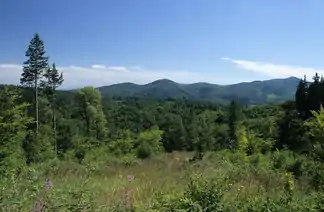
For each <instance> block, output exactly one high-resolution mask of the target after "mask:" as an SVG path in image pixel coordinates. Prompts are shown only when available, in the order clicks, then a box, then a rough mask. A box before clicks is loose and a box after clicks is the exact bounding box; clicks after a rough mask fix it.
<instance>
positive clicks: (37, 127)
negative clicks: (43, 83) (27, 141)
mask: <svg viewBox="0 0 324 212" xmlns="http://www.w3.org/2000/svg"><path fill="white" fill-rule="evenodd" d="M37 78H38V75H37V73H36V74H35V104H36V136H38V129H39V121H38V79H37Z"/></svg>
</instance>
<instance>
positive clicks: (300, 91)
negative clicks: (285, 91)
mask: <svg viewBox="0 0 324 212" xmlns="http://www.w3.org/2000/svg"><path fill="white" fill-rule="evenodd" d="M307 95H308V85H307V80H306V76H304V79H301V80H300V81H299V84H298V86H297V91H296V93H295V102H296V107H297V110H298V112H299V115H300V117H301V118H303V119H306V118H307V117H308V116H307V114H308V105H307V101H308V98H307Z"/></svg>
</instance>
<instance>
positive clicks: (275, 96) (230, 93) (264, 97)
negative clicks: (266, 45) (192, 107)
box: [98, 77, 299, 104]
mask: <svg viewBox="0 0 324 212" xmlns="http://www.w3.org/2000/svg"><path fill="white" fill-rule="evenodd" d="M298 82H299V79H298V78H296V77H289V78H286V79H272V80H265V81H253V82H242V83H237V84H232V85H217V84H209V83H193V84H179V83H176V82H173V81H171V80H167V79H161V80H157V81H154V82H151V83H149V84H145V85H137V84H134V83H121V84H115V85H110V86H103V87H99V88H98V89H99V90H100V92H101V93H102V94H103V95H104V96H136V97H147V98H155V99H167V98H185V99H191V100H207V101H217V102H223V103H227V102H228V101H230V100H232V99H235V100H237V101H240V102H241V103H244V104H263V103H268V102H282V101H285V100H290V99H292V98H293V97H294V94H295V91H296V86H297V84H298Z"/></svg>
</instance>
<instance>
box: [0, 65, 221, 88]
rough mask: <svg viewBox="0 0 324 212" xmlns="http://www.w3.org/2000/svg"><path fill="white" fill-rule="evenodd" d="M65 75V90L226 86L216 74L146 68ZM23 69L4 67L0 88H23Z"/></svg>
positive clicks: (72, 70) (72, 69)
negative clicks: (156, 84) (162, 82)
mask: <svg viewBox="0 0 324 212" xmlns="http://www.w3.org/2000/svg"><path fill="white" fill-rule="evenodd" d="M57 68H58V69H59V70H60V71H61V72H63V75H64V83H63V85H62V87H61V88H62V89H72V88H79V87H83V86H95V87H98V86H104V85H111V84H116V83H122V82H133V83H138V84H146V83H150V82H152V81H154V80H158V79H164V78H166V79H170V80H173V81H175V82H179V83H194V82H210V83H222V82H224V81H223V79H221V78H219V77H217V75H214V74H208V73H206V74H203V73H197V72H189V71H173V70H167V71H164V70H155V71H151V70H146V69H144V68H142V67H139V66H135V67H129V68H128V67H123V66H113V67H107V66H103V65H99V66H98V65H93V66H91V67H89V68H88V67H80V66H63V67H57ZM21 73H22V66H21V65H16V64H2V65H1V64H0V84H19V81H20V77H21Z"/></svg>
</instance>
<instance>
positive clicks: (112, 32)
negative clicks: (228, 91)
mask: <svg viewBox="0 0 324 212" xmlns="http://www.w3.org/2000/svg"><path fill="white" fill-rule="evenodd" d="M323 9H324V1H321V0H298V1H296V0H285V1H283V0H272V1H260V0H176V1H175V0H93V1H88V0H68V1H67V0H55V1H44V0H29V1H21V0H2V1H1V3H0V26H1V27H2V30H1V32H0V83H16V82H18V81H19V75H20V73H21V64H22V62H23V61H24V60H25V59H26V58H25V55H24V54H25V53H24V52H25V50H26V49H27V46H28V43H29V41H30V39H31V38H32V36H33V35H34V33H36V32H38V33H39V34H40V36H41V38H42V39H43V40H44V42H45V47H46V50H47V53H48V55H49V56H50V61H51V62H55V63H56V64H57V66H58V67H59V68H60V70H61V71H63V72H64V75H65V78H66V80H65V85H64V86H65V87H79V86H84V85H94V86H100V85H107V84H113V83H119V82H126V81H130V82H136V83H140V84H143V83H148V82H150V81H153V80H156V79H160V78H169V79H171V80H174V81H177V82H182V83H191V82H199V81H205V82H211V83H218V84H230V83H236V82H241V81H253V80H264V79H270V78H283V77H288V76H292V75H293V76H297V77H301V76H302V75H303V74H307V76H309V77H311V76H312V75H313V74H314V73H315V72H316V71H317V72H319V73H323V74H324V48H323V47H322V44H323V43H324V24H323V23H324V13H323V12H322V11H323Z"/></svg>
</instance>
